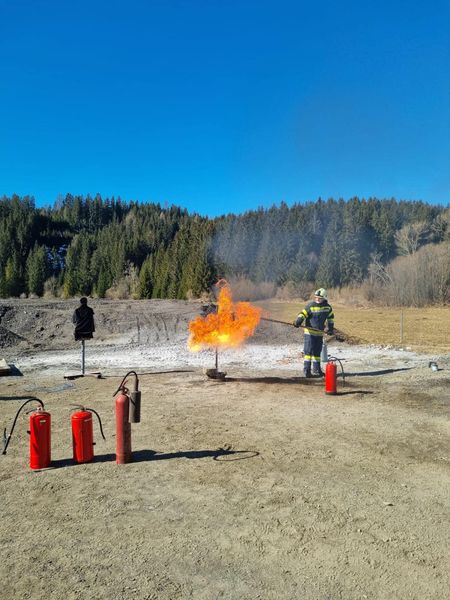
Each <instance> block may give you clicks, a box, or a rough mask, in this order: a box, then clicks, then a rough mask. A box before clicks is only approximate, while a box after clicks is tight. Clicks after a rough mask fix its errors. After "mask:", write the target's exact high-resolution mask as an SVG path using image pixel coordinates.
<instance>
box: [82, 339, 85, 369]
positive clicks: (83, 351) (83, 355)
mask: <svg viewBox="0 0 450 600" xmlns="http://www.w3.org/2000/svg"><path fill="white" fill-rule="evenodd" d="M84 357H85V348H84V340H81V374H82V375H84Z"/></svg>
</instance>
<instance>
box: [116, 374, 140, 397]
mask: <svg viewBox="0 0 450 600" xmlns="http://www.w3.org/2000/svg"><path fill="white" fill-rule="evenodd" d="M129 375H134V377H135V380H134V389H135V390H137V389H138V385H139V379H138V376H137V373H136V371H128V373H127V374H126V375H125V377H124V378H123V379H122V381H121V382H120V385H119V387H118V388H117V390H116V391H115V392H114V394H113V398H114V396H115V395H116V394H117V393H118V392H120V391H121V390H124V389H125V388H124V386H125V380H126V378H127V377H128V376H129Z"/></svg>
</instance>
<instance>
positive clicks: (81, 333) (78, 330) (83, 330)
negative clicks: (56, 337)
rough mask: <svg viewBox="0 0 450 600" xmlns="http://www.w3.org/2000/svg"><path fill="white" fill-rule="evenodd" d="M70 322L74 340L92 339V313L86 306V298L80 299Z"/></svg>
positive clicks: (93, 329) (93, 326)
mask: <svg viewBox="0 0 450 600" xmlns="http://www.w3.org/2000/svg"><path fill="white" fill-rule="evenodd" d="M72 322H73V324H74V325H75V331H74V334H75V339H76V340H90V339H92V337H93V335H92V334H93V333H94V331H95V325H94V311H93V310H92V308H91V307H90V306H88V301H87V298H80V306H79V307H78V308H77V309H76V310H75V312H74V313H73V317H72Z"/></svg>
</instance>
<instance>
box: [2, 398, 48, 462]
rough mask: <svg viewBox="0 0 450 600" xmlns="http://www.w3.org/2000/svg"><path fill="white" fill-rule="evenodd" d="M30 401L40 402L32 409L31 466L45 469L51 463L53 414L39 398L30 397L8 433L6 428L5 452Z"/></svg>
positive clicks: (30, 433) (20, 409)
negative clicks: (20, 416) (18, 420)
mask: <svg viewBox="0 0 450 600" xmlns="http://www.w3.org/2000/svg"><path fill="white" fill-rule="evenodd" d="M29 402H38V403H39V406H38V407H37V408H34V409H32V411H30V412H31V414H30V429H29V431H28V433H29V435H30V468H31V469H45V468H46V467H48V466H50V463H51V415H50V413H48V412H46V411H45V410H44V403H43V402H42V401H41V400H39V399H38V398H30V399H29V400H27V401H26V402H24V403H23V404H22V406H21V407H20V408H19V410H18V411H17V413H16V416H15V417H14V421H13V424H12V427H11V431H10V433H9V434H8V435H6V429H5V430H4V433H3V439H4V447H3V454H6V450H7V448H8V445H9V442H10V440H11V436H12V434H13V431H14V428H15V426H16V423H17V419H18V417H19V414H20V413H21V411H22V409H23V408H24V406H26V405H27V404H28V403H29Z"/></svg>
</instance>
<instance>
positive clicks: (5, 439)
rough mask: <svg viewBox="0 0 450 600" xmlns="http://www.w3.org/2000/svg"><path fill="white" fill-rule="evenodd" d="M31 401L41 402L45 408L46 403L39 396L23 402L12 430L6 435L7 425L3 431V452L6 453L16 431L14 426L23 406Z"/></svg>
mask: <svg viewBox="0 0 450 600" xmlns="http://www.w3.org/2000/svg"><path fill="white" fill-rule="evenodd" d="M30 402H39V404H40V405H41V408H44V403H43V402H42V400H39V398H34V397H32V398H30V399H29V400H27V401H26V402H24V403H23V404H22V406H21V407H20V408H19V410H18V411H17V413H16V416H15V417H14V421H13V424H12V427H11V431H10V432H9V434H8V435H6V427H5V429H4V431H3V452H2V454H6V450H7V449H8V446H9V442H10V440H11V436H12V434H13V431H14V427H15V426H16V423H17V419H18V418H19V415H20V413H21V411H22V408H23V407H24V406H26V405H27V404H29V403H30Z"/></svg>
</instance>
